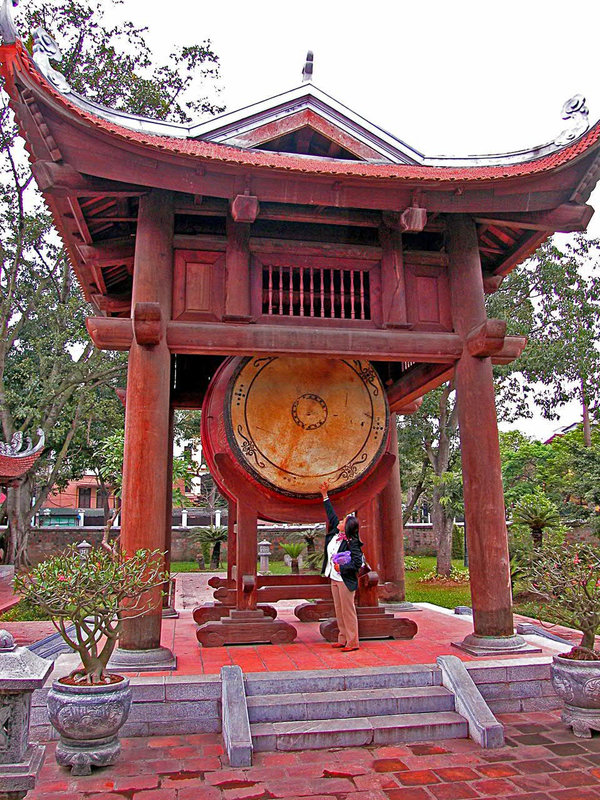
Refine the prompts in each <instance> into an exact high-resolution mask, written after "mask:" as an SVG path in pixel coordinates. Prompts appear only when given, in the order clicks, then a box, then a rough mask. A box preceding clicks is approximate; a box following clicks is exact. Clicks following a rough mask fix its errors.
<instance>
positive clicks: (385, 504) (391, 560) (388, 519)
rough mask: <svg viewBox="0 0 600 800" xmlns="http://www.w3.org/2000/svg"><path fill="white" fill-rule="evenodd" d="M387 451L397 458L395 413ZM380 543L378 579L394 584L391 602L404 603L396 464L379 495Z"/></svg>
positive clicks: (400, 515)
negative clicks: (381, 568) (381, 557)
mask: <svg viewBox="0 0 600 800" xmlns="http://www.w3.org/2000/svg"><path fill="white" fill-rule="evenodd" d="M390 431H391V434H390V450H391V452H392V453H394V455H396V456H397V455H398V428H397V416H396V414H390ZM380 506H381V540H382V549H383V552H384V553H385V561H384V565H385V566H384V573H383V575H382V576H381V580H382V581H385V582H390V583H392V584H394V585H395V586H396V587H397V588H396V590H395V592H394V594H387V595H386V598H387V599H390V600H404V599H405V597H406V586H405V577H404V526H403V524H402V485H401V481H400V468H399V465H398V461H396V463H395V464H394V466H393V467H392V471H391V473H390V479H389V481H388V483H387V484H386V486H385V488H384V489H383V491H382V492H381V496H380Z"/></svg>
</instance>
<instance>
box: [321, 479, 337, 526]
mask: <svg viewBox="0 0 600 800" xmlns="http://www.w3.org/2000/svg"><path fill="white" fill-rule="evenodd" d="M319 488H320V490H321V496H322V497H323V501H324V503H325V513H326V514H327V526H328V533H332V532H333V531H336V530H337V526H338V522H339V519H338V515H337V514H336V513H335V509H334V508H333V505H332V504H331V500H330V499H329V497H328V494H327V492H328V491H329V481H323V483H322V484H321V486H320V487H319Z"/></svg>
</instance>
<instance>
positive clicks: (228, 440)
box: [202, 356, 395, 522]
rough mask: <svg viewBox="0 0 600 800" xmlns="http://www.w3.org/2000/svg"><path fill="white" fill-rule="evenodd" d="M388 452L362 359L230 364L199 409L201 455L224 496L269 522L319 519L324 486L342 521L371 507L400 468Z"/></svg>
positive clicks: (384, 414)
mask: <svg viewBox="0 0 600 800" xmlns="http://www.w3.org/2000/svg"><path fill="white" fill-rule="evenodd" d="M388 445H389V409H388V404H387V399H386V396H385V391H384V387H383V386H382V384H381V381H380V379H379V376H378V374H377V372H376V371H375V370H374V369H373V367H372V366H371V364H370V363H369V362H367V361H363V360H359V359H327V358H323V359H320V358H304V357H285V356H284V357H278V356H268V357H244V358H230V359H227V360H226V361H225V362H224V363H223V364H222V365H221V366H220V367H219V369H218V370H217V372H216V373H215V375H214V377H213V379H212V381H211V382H210V385H209V389H208V391H207V393H206V397H205V400H204V403H203V406H202V446H203V451H204V454H205V457H206V461H207V464H208V467H209V469H210V472H211V474H212V475H213V477H214V479H215V481H216V482H217V485H218V486H219V489H220V490H221V491H222V492H223V493H225V494H226V495H228V496H229V497H230V498H231V499H234V500H235V501H236V502H248V503H251V504H252V506H253V507H255V508H256V510H257V511H258V514H259V516H261V517H263V518H267V519H275V520H278V521H282V522H285V521H290V522H295V521H302V520H304V521H307V522H309V521H311V520H313V519H315V520H320V519H322V515H323V509H322V501H321V495H320V491H319V487H320V485H321V483H322V482H323V481H325V480H327V481H328V482H329V485H330V493H331V494H332V496H335V497H336V504H339V503H341V504H342V505H343V506H344V508H341V507H340V510H341V511H344V509H345V508H346V507H347V505H348V503H350V502H354V503H355V504H356V503H358V502H360V503H362V502H366V500H367V499H369V498H370V496H372V495H373V494H375V493H376V492H378V491H379V490H380V488H381V483H382V480H383V482H385V480H384V477H385V478H387V472H389V468H390V464H389V461H390V458H391V459H392V462H393V461H395V454H389V453H386V451H387V448H388ZM386 454H387V458H386ZM384 473H385V476H384ZM350 498H353V499H352V501H351V500H350ZM346 501H348V502H346ZM353 507H354V508H356V507H357V505H354V506H353Z"/></svg>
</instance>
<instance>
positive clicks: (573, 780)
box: [28, 712, 600, 800]
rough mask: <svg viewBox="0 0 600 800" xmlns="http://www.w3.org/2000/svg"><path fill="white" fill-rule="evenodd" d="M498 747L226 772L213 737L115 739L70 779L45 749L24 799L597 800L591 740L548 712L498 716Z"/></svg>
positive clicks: (291, 762)
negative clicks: (501, 731)
mask: <svg viewBox="0 0 600 800" xmlns="http://www.w3.org/2000/svg"><path fill="white" fill-rule="evenodd" d="M499 718H500V719H501V721H502V722H503V723H504V724H505V726H506V746H505V747H502V748H501V749H498V750H488V751H485V750H482V749H480V748H479V747H478V746H477V745H476V744H474V743H473V742H472V741H470V740H466V739H458V740H445V741H439V742H435V743H433V744H430V743H422V744H412V745H398V746H393V747H392V746H388V747H379V748H377V747H371V748H348V749H345V750H314V751H305V752H299V753H286V752H276V753H257V754H256V755H255V757H254V765H253V766H252V767H250V768H247V769H241V768H240V769H233V768H231V767H229V766H228V764H227V759H226V757H225V756H224V755H223V751H222V748H221V741H220V737H219V736H218V735H215V734H199V735H190V736H161V737H154V738H140V739H124V740H123V754H122V756H121V759H120V761H119V762H118V764H116V765H115V766H114V767H108V768H105V769H98V770H95V771H94V773H93V775H91V776H90V777H82V778H72V777H71V775H70V773H69V772H68V771H67V770H65V769H63V768H60V767H58V766H57V765H56V763H55V761H54V758H53V745H52V746H48V750H47V756H46V762H45V764H44V766H43V768H42V772H41V778H40V781H39V782H38V786H37V788H36V789H35V790H34V791H32V792H31V793H30V794H29V795H28V798H29V800H78V799H81V800H275V799H276V798H277V799H278V798H282V799H283V798H285V799H286V800H294V798H296V800H297V799H299V798H311V800H463V798H465V799H466V800H468V799H469V798H479V800H482V798H484V799H485V800H497V798H506V799H507V800H516V798H518V799H519V800H600V736H595V737H594V738H593V739H591V740H585V739H576V738H574V737H573V735H572V733H571V732H570V730H568V729H567V728H566V727H565V726H564V725H563V723H561V722H560V719H559V713H558V712H546V713H541V712H540V713H531V714H504V715H501V716H500V717H499Z"/></svg>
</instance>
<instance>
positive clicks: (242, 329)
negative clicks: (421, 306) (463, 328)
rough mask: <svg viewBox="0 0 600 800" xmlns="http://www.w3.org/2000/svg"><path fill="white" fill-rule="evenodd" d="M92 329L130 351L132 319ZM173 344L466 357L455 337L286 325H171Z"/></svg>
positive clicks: (330, 354)
mask: <svg viewBox="0 0 600 800" xmlns="http://www.w3.org/2000/svg"><path fill="white" fill-rule="evenodd" d="M87 327H88V331H89V333H90V336H91V337H92V339H93V341H94V344H95V345H96V346H97V347H99V348H100V349H102V350H128V349H129V347H130V346H131V342H132V338H133V332H132V327H131V320H130V319H108V318H106V317H91V318H89V319H88V321H87ZM167 343H168V345H169V348H170V350H171V352H173V353H190V354H207V355H209V354H215V355H255V354H256V355H268V354H272V355H291V356H293V355H314V356H323V357H325V358H347V357H348V354H349V353H352V356H353V357H354V358H367V359H372V360H374V361H431V362H440V361H443V362H447V361H451V360H454V359H456V358H458V357H459V356H460V354H461V353H462V342H461V341H460V339H459V337H458V336H457V335H456V334H455V333H444V332H437V331H435V332H429V331H419V332H413V331H404V330H364V329H359V328H346V329H343V328H329V327H327V328H323V329H322V330H319V331H315V330H313V329H312V328H309V327H300V326H285V327H284V326H282V325H242V326H241V325H236V324H231V323H224V322H170V323H169V324H168V325H167Z"/></svg>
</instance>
